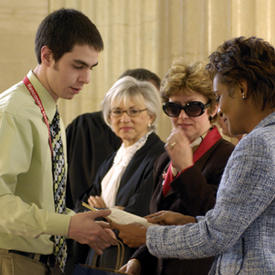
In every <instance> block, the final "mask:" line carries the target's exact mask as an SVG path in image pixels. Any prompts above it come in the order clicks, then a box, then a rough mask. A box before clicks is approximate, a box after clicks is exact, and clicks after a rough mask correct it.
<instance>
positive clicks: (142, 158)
mask: <svg viewBox="0 0 275 275" xmlns="http://www.w3.org/2000/svg"><path fill="white" fill-rule="evenodd" d="M163 152H164V143H163V142H162V141H161V140H160V138H159V137H158V136H157V135H156V134H155V133H152V134H151V135H149V137H148V139H147V141H146V143H145V144H144V145H143V146H142V147H141V148H140V149H139V150H138V151H137V152H136V153H135V154H134V156H133V158H132V159H131V161H130V162H129V164H128V166H127V168H126V170H125V172H124V174H123V176H122V178H121V181H120V185H119V188H118V192H117V196H116V201H115V205H119V206H123V207H124V208H125V211H127V212H131V213H134V214H136V215H139V216H145V215H147V214H148V213H149V203H150V200H151V196H152V193H153V190H154V185H153V166H154V162H155V160H156V158H157V157H159V156H160V155H161V154H162V153H163ZM115 155H116V153H113V154H112V155H111V156H110V157H109V158H108V159H107V160H106V161H104V162H103V163H102V165H101V166H100V168H99V170H98V173H97V175H96V178H95V181H94V182H93V184H92V185H91V187H90V188H89V189H88V190H87V191H86V193H85V194H84V195H83V196H82V198H81V201H87V199H88V197H89V196H96V195H99V196H100V195H101V181H102V179H103V177H104V176H105V175H106V174H107V172H108V171H109V169H110V168H111V166H112V164H113V160H114V157H115ZM79 206H80V205H79Z"/></svg>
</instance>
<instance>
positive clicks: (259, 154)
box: [146, 135, 275, 259]
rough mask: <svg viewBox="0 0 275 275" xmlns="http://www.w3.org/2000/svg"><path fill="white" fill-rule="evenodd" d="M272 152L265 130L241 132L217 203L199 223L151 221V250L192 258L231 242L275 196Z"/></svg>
mask: <svg viewBox="0 0 275 275" xmlns="http://www.w3.org/2000/svg"><path fill="white" fill-rule="evenodd" d="M273 154H274V150H271V148H270V142H269V141H268V139H265V138H264V137H263V136H261V135H257V136H256V137H253V135H252V136H250V135H248V136H246V137H245V138H243V140H241V141H240V143H239V144H238V146H237V147H236V149H235V151H234V152H233V154H232V155H231V157H230V159H229V161H228V165H227V167H226V169H225V172H224V175H223V177H222V181H221V184H220V187H219V190H218V194H217V201H216V205H215V207H214V208H213V209H212V210H210V211H208V212H207V214H206V215H205V217H198V218H197V220H198V223H195V224H187V225H184V226H152V227H149V228H148V230H147V235H146V238H147V241H146V244H147V247H148V249H149V251H150V252H151V253H152V254H153V255H155V256H158V257H168V258H170V257H176V258H185V259H190V258H200V257H207V256H214V255H217V254H221V253H223V251H225V250H226V249H228V248H230V247H232V246H233V245H234V244H235V243H236V242H237V241H238V239H239V238H240V236H241V235H242V234H243V233H244V232H245V231H246V230H247V228H248V227H249V226H250V225H251V224H252V223H253V222H254V221H255V220H256V219H257V218H258V217H259V216H261V214H262V213H263V212H264V211H265V210H266V209H267V208H268V207H269V205H270V204H271V203H272V201H273V200H274V194H275V186H274V180H275V175H274V173H275V169H274V155H273Z"/></svg>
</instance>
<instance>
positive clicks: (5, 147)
mask: <svg viewBox="0 0 275 275" xmlns="http://www.w3.org/2000/svg"><path fill="white" fill-rule="evenodd" d="M33 135H34V133H33V131H32V125H31V123H30V122H28V121H26V120H24V119H22V118H21V117H20V116H16V117H14V116H12V115H10V114H9V113H6V112H4V113H1V112H0V144H1V154H0V208H1V209H2V210H1V211H0V220H1V222H0V232H2V233H6V234H12V235H18V236H20V235H24V236H28V237H32V238H36V237H38V236H39V235H41V234H55V235H65V236H66V235H67V233H68V232H67V231H68V228H69V222H70V218H71V216H67V215H60V214H56V213H54V212H53V211H52V212H51V211H48V210H45V209H42V208H43V207H42V206H40V205H37V204H35V203H30V202H29V201H28V200H27V199H24V198H26V197H27V194H26V192H27V191H26V190H25V188H24V184H25V183H26V178H28V176H27V175H29V180H30V181H33V180H34V179H37V184H36V185H37V188H41V192H43V187H42V186H41V183H40V182H39V181H40V178H39V175H36V174H35V173H34V172H32V173H30V171H29V170H30V166H31V161H34V160H32V158H33V156H32V152H33V142H34V141H33ZM23 177H24V181H23V180H21V179H22V178H23ZM22 182H24V184H23V183H22ZM28 192H29V191H28ZM37 193H38V192H37ZM28 197H29V196H28Z"/></svg>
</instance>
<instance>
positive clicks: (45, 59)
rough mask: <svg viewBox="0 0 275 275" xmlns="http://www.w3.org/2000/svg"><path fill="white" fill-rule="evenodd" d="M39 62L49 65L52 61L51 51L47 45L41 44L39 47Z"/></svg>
mask: <svg viewBox="0 0 275 275" xmlns="http://www.w3.org/2000/svg"><path fill="white" fill-rule="evenodd" d="M40 54H41V63H42V64H44V65H46V66H50V65H51V63H52V61H53V53H52V51H51V50H50V49H49V47H48V46H43V47H42V48H41V53H40Z"/></svg>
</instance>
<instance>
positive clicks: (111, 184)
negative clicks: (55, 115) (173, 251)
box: [79, 76, 164, 267]
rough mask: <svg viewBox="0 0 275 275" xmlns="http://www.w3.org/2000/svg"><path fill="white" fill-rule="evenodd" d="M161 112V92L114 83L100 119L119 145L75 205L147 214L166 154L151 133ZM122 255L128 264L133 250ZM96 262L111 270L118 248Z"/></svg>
mask: <svg viewBox="0 0 275 275" xmlns="http://www.w3.org/2000/svg"><path fill="white" fill-rule="evenodd" d="M160 109H161V101H160V95H159V91H158V90H157V89H156V88H155V86H154V85H152V84H151V83H150V82H148V81H138V80H136V79H134V78H132V77H129V76H126V77H123V78H121V79H119V80H118V81H116V82H115V84H114V85H113V86H112V87H111V89H110V90H109V91H108V92H107V93H106V95H105V98H104V101H103V116H104V120H105V122H106V123H107V124H108V125H109V126H110V127H111V129H112V130H113V131H114V133H115V134H116V135H117V136H118V137H119V138H120V139H121V141H122V145H121V146H120V148H119V149H118V151H116V152H115V153H113V154H112V155H111V156H110V157H109V158H107V159H106V161H105V162H104V163H103V164H102V165H101V166H100V168H99V170H98V173H97V175H96V178H95V181H94V182H93V184H92V185H91V187H90V188H89V190H87V192H86V193H85V194H84V195H83V196H82V198H81V200H80V202H79V205H80V203H81V202H82V201H86V202H87V201H88V202H89V204H90V205H91V206H93V207H96V208H105V207H119V208H121V209H124V210H125V211H127V212H131V213H133V214H136V215H139V216H144V215H146V214H148V213H149V202H150V198H151V196H152V191H153V177H152V171H153V164H154V161H155V159H156V158H157V157H158V156H159V155H160V154H161V153H162V152H164V143H163V142H162V141H161V140H160V138H159V137H158V136H157V135H156V134H155V132H154V131H155V128H156V123H157V118H158V115H159V112H160ZM102 146H104V144H102ZM126 248H127V247H126ZM125 252H126V253H125V261H126V260H127V259H128V257H129V255H130V254H131V253H132V252H133V249H128V248H127V249H126V251H125ZM81 253H83V250H82V252H81ZM90 254H91V253H90ZM82 258H83V255H82ZM99 260H100V264H99V265H100V266H104V267H114V265H115V260H116V248H115V247H111V248H110V249H107V250H105V252H104V254H103V255H102V256H101V257H100V259H99ZM88 262H89V260H88Z"/></svg>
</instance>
